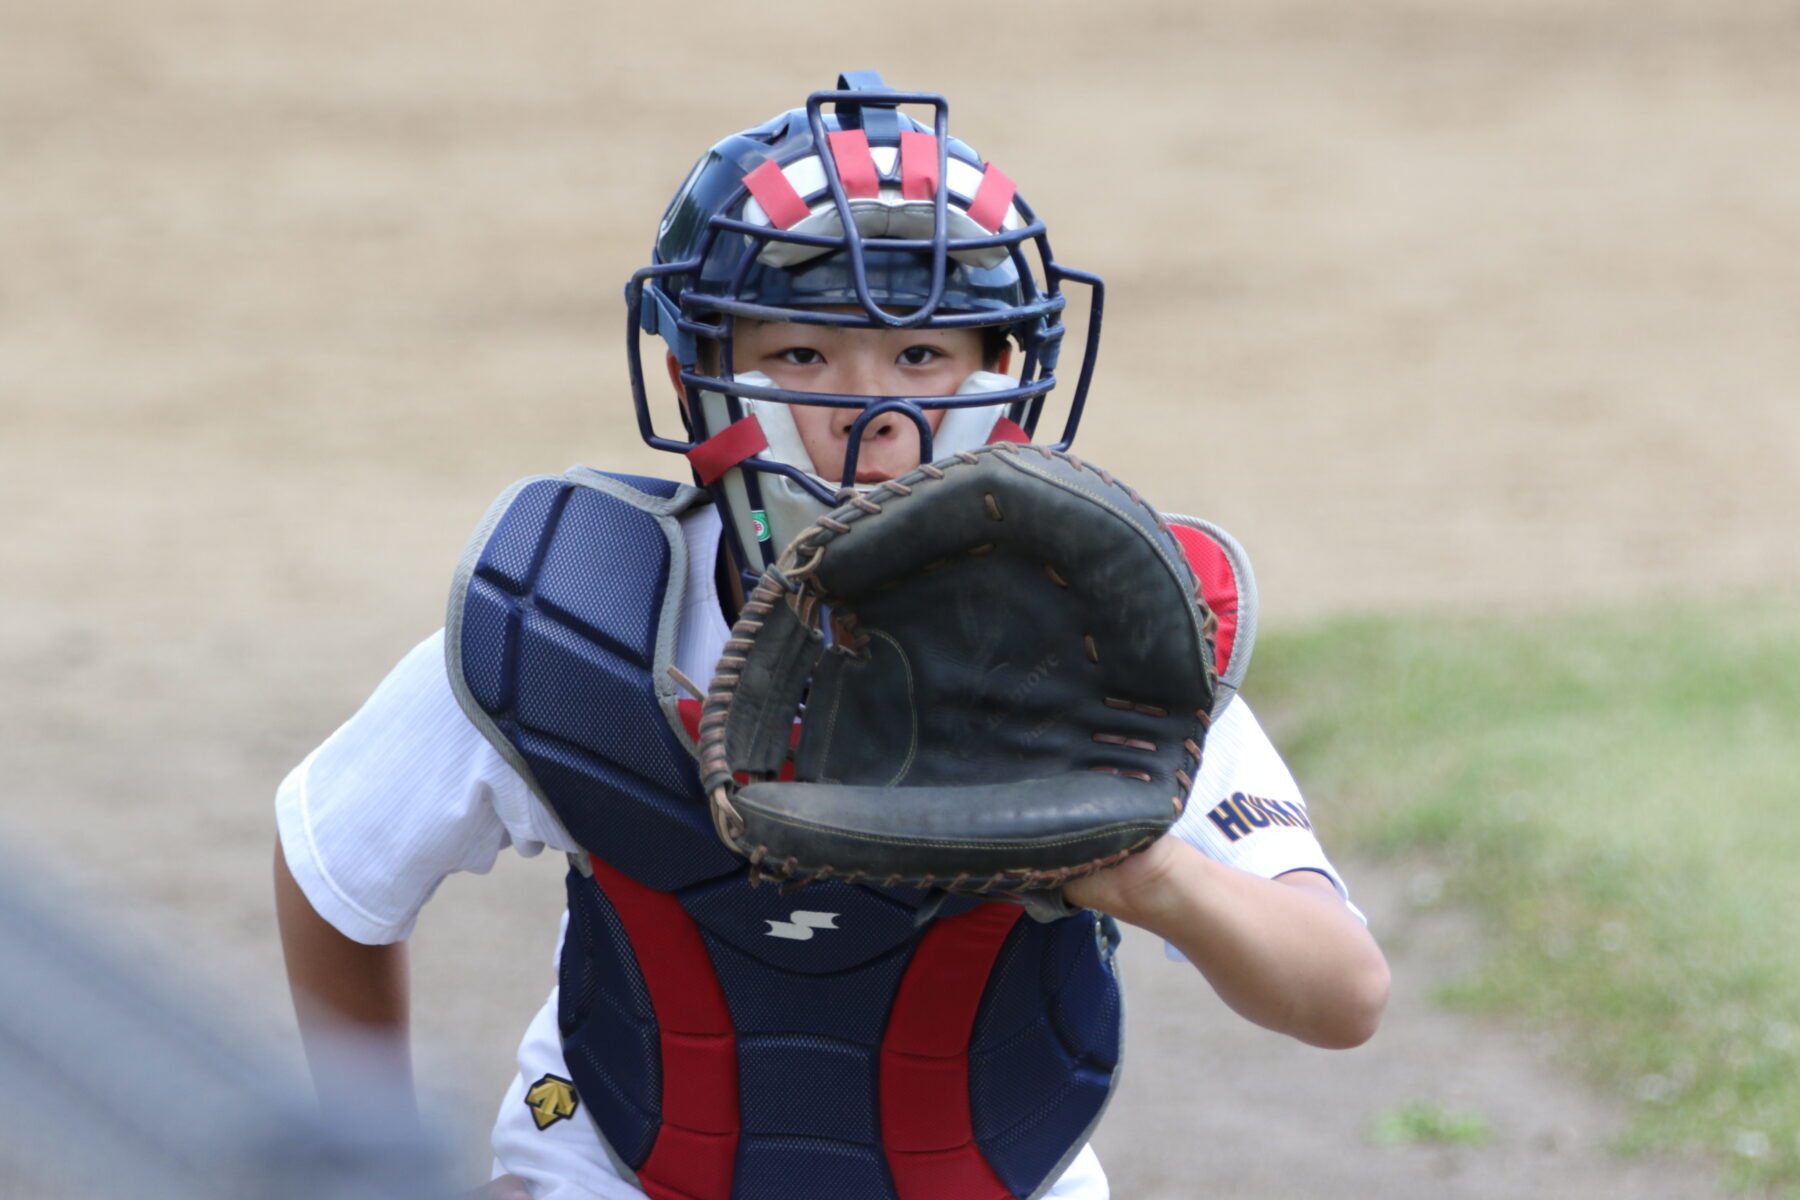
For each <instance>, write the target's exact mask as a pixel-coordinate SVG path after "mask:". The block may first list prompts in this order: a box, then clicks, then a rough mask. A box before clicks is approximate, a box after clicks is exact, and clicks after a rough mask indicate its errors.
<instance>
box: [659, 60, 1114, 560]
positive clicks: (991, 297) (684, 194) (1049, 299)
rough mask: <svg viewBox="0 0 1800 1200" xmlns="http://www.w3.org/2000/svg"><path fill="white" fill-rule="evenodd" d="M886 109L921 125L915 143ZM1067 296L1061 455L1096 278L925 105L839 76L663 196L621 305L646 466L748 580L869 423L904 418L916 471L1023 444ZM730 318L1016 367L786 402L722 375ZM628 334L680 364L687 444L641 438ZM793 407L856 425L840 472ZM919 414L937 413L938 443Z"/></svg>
mask: <svg viewBox="0 0 1800 1200" xmlns="http://www.w3.org/2000/svg"><path fill="white" fill-rule="evenodd" d="M901 105H910V106H915V107H917V108H919V109H926V108H929V110H930V115H931V119H932V125H931V127H929V128H927V127H926V126H925V125H923V124H921V123H920V122H919V121H916V120H914V119H913V118H911V117H910V116H908V115H906V114H905V113H902V112H901V111H900V106H901ZM828 107H829V108H830V109H831V111H829V112H828V111H826V110H827V108H828ZM1033 259H1035V260H1036V261H1035V264H1034V262H1033ZM1069 282H1073V283H1078V284H1084V285H1086V286H1087V287H1088V289H1089V315H1088V322H1087V336H1086V341H1085V345H1084V347H1083V352H1082V358H1081V366H1080V370H1079V373H1078V376H1077V380H1076V383H1075V386H1074V389H1073V392H1072V393H1071V394H1070V395H1069V397H1068V403H1067V406H1066V411H1067V415H1066V417H1065V418H1064V421H1063V426H1062V429H1061V431H1060V433H1059V434H1058V435H1057V437H1056V439H1055V440H1053V441H1052V440H1049V439H1048V438H1045V439H1043V442H1044V444H1046V445H1048V446H1050V447H1052V448H1053V449H1059V450H1060V449H1067V448H1068V446H1069V445H1070V444H1071V443H1072V441H1073V440H1074V437H1075V430H1076V427H1077V426H1078V425H1079V423H1080V420H1081V413H1082V408H1083V405H1084V403H1085V401H1086V396H1087V387H1088V381H1089V378H1090V377H1091V375H1092V372H1093V364H1094V356H1095V351H1096V348H1097V347H1098V344H1099V336H1100V315H1101V306H1102V299H1103V295H1104V292H1103V286H1102V284H1101V281H1100V279H1099V277H1098V276H1096V275H1092V274H1089V273H1087V272H1084V271H1077V270H1074V269H1073V268H1069V267H1064V266H1062V265H1061V264H1059V263H1057V262H1056V260H1055V258H1054V256H1053V255H1052V254H1051V251H1050V242H1049V238H1048V236H1047V234H1046V232H1045V229H1044V224H1043V222H1042V221H1040V220H1038V219H1037V217H1036V215H1035V214H1034V213H1033V212H1032V210H1031V207H1030V206H1029V205H1027V204H1026V203H1025V201H1024V200H1023V199H1022V198H1021V197H1020V196H1019V195H1018V194H1017V192H1016V191H1015V190H1014V188H1013V184H1012V181H1011V180H1010V179H1008V178H1007V177H1006V176H1005V174H1003V173H1002V172H1000V171H999V170H998V169H996V168H994V167H993V166H991V165H988V164H984V163H983V162H982V160H981V158H980V157H979V156H978V155H977V154H976V153H975V152H974V151H973V150H971V149H970V148H969V147H968V146H967V145H965V144H963V143H962V142H960V141H957V140H956V139H954V138H952V137H951V136H950V135H949V105H948V104H947V103H946V102H945V100H944V98H943V97H942V96H939V95H935V94H932V93H929V92H897V91H894V90H893V89H891V88H888V87H886V86H885V85H884V84H883V83H882V82H881V78H880V76H879V75H877V74H876V73H875V72H872V71H858V72H849V73H846V74H845V75H843V76H841V77H840V78H839V80H838V86H837V88H836V89H833V90H829V91H820V92H814V93H813V94H812V95H811V96H809V97H808V98H807V101H806V107H805V108H804V109H795V110H793V111H791V112H787V113H783V114H782V115H780V116H778V117H775V118H774V119H772V120H770V121H768V122H766V123H764V124H762V125H759V126H757V127H756V128H754V129H750V130H746V131H745V132H743V133H740V134H736V135H733V136H732V137H729V138H726V139H725V140H724V141H722V142H720V143H719V144H718V145H716V146H714V147H713V148H712V149H711V150H710V151H708V152H707V154H706V155H705V156H704V157H702V158H701V160H700V161H699V163H697V164H696V165H695V167H694V169H693V171H692V172H690V173H689V175H688V178H687V181H686V182H685V183H683V184H682V185H681V188H680V190H679V191H678V192H676V194H675V198H674V200H673V201H671V203H670V205H669V208H668V211H667V212H666V213H665V214H664V216H663V220H662V227H661V231H660V234H659V236H658V239H657V243H656V249H655V253H654V255H653V261H652V263H651V265H649V266H647V267H644V268H643V269H641V270H639V271H638V272H636V273H635V274H634V275H633V276H632V277H631V282H630V283H629V284H628V285H627V286H626V289H625V301H626V306H627V309H628V310H629V317H628V325H627V330H626V353H627V361H628V363H629V366H630V373H631V388H632V399H633V402H634V403H635V405H636V408H637V416H638V428H639V431H640V432H641V433H642V435H643V437H644V440H645V441H646V442H647V443H649V444H650V445H651V446H653V447H655V448H656V449H659V450H670V451H674V452H676V453H679V454H682V455H685V456H686V457H687V458H688V460H689V462H690V463H691V464H692V466H693V469H694V473H695V475H696V477H697V478H698V479H699V480H700V482H701V483H702V484H703V485H704V486H706V487H707V488H708V489H709V490H710V491H711V492H712V494H713V498H714V501H715V502H716V503H718V504H719V505H720V508H721V511H722V512H723V513H725V514H726V515H727V516H728V517H729V519H728V520H727V521H726V522H725V529H726V542H727V545H728V546H729V547H730V548H731V551H732V553H733V555H734V557H735V558H736V560H737V562H738V565H739V567H740V569H742V570H744V571H745V572H746V573H747V574H749V575H752V576H754V575H756V574H759V573H760V572H761V571H762V569H763V568H764V567H765V566H767V565H768V564H770V563H772V562H774V560H775V558H776V557H777V556H778V555H779V554H780V552H781V550H782V549H783V547H785V546H786V544H787V542H788V541H789V540H790V539H791V538H793V537H794V536H796V535H797V534H799V533H800V532H801V531H802V530H804V529H805V528H806V527H807V526H808V525H809V524H810V523H811V522H812V521H813V520H814V519H815V518H816V517H818V516H819V515H820V514H822V513H824V512H826V511H828V510H829V509H831V508H832V507H834V506H835V505H836V504H837V503H839V502H840V499H841V497H842V496H843V495H844V494H846V488H844V487H840V485H839V484H838V483H837V482H833V480H843V481H851V480H854V479H855V478H856V459H857V455H858V452H859V450H860V448H861V445H862V441H863V434H864V431H865V429H866V428H867V427H868V425H869V423H870V422H871V421H875V420H878V419H880V418H883V417H885V416H887V415H888V414H896V415H898V416H900V417H902V418H903V419H906V420H909V421H911V422H912V423H913V425H914V426H916V427H917V429H918V432H919V456H920V461H923V462H930V461H932V460H933V459H934V458H940V457H942V456H944V455H946V454H952V453H955V452H956V451H959V450H968V449H973V448H975V447H977V446H981V445H985V444H987V443H989V442H992V441H997V440H1016V441H1035V440H1039V439H1038V438H1037V427H1038V422H1039V419H1040V418H1041V417H1042V416H1043V415H1044V401H1045V396H1046V395H1047V394H1048V393H1049V391H1050V390H1051V389H1052V388H1053V387H1055V386H1056V379H1057V377H1056V366H1057V361H1058V358H1059V356H1060V353H1061V349H1062V341H1063V334H1064V326H1063V322H1062V313H1063V309H1064V306H1065V304H1066V303H1067V301H1066V299H1065V297H1064V295H1063V285H1064V284H1065V283H1069ZM737 318H751V319H754V320H757V321H764V322H783V321H787V322H796V323H800V324H810V325H830V326H839V327H848V328H860V329H975V330H978V331H980V332H982V333H983V336H984V337H987V338H991V339H992V340H993V342H994V343H996V344H997V343H999V342H1000V341H1001V340H1003V339H1010V340H1011V341H1012V342H1013V343H1016V345H1017V346H1018V349H1019V352H1020V353H1019V355H1018V364H1017V365H1018V366H1019V370H1018V372H1017V377H1016V378H1015V377H1013V376H1009V375H1001V374H998V373H995V372H992V371H985V370H984V371H978V372H976V373H975V374H974V375H972V376H971V377H970V378H969V379H968V380H967V381H966V382H965V383H964V384H963V385H962V388H961V389H960V390H959V391H958V392H956V393H955V394H953V395H948V396H903V395H901V396H894V395H883V396H872V395H846V394H839V393H825V392H801V391H795V390H792V389H788V388H782V387H777V386H775V385H774V384H773V382H772V381H771V380H770V379H769V378H768V377H767V376H765V375H762V374H760V373H759V372H755V371H742V372H740V371H738V370H737V369H736V364H735V363H734V361H733V337H732V328H733V321H734V320H735V319H737ZM640 330H641V331H642V332H648V333H654V334H659V335H661V337H662V338H663V340H664V341H665V342H667V343H668V347H669V350H670V351H671V353H672V354H673V355H674V357H675V359H676V361H677V363H678V365H679V368H680V370H679V379H680V384H681V388H682V391H683V393H684V395H685V400H686V402H685V404H684V406H683V419H684V423H685V425H686V434H687V436H686V437H685V438H669V437H664V436H662V435H660V434H658V433H657V432H656V429H655V427H654V422H653V419H652V416H651V407H650V402H649V397H648V395H647V394H646V385H645V379H644V368H643V354H642V347H641V344H640ZM990 331H992V332H990ZM703 348H705V353H703ZM794 404H809V405H822V406H827V407H832V408H851V409H858V410H860V411H859V412H858V414H857V416H856V418H855V420H854V422H853V423H852V425H851V427H850V429H849V434H848V443H847V448H846V450H845V457H844V461H843V462H842V463H841V464H829V463H814V462H813V461H812V460H811V457H810V456H809V455H808V454H807V452H806V450H805V448H804V446H803V445H802V444H801V440H800V436H799V433H798V431H797V429H796V427H795V424H794V419H793V416H792V413H791V412H790V410H789V406H790V405H794ZM934 409H936V410H943V417H942V420H941V421H940V422H939V423H938V427H937V428H936V429H935V430H933V428H932V424H931V420H930V418H928V416H927V413H928V412H930V411H931V410H934ZM834 467H835V468H836V469H835V470H833V468H834Z"/></svg>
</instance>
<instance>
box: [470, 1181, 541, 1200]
mask: <svg viewBox="0 0 1800 1200" xmlns="http://www.w3.org/2000/svg"><path fill="white" fill-rule="evenodd" d="M469 1200H531V1192H530V1191H529V1190H527V1189H526V1187H525V1181H524V1180H523V1179H520V1178H519V1177H518V1176H517V1175H502V1176H500V1178H498V1179H490V1180H489V1181H488V1182H487V1184H486V1185H485V1186H483V1187H479V1188H476V1189H475V1190H474V1191H472V1192H470V1193H469Z"/></svg>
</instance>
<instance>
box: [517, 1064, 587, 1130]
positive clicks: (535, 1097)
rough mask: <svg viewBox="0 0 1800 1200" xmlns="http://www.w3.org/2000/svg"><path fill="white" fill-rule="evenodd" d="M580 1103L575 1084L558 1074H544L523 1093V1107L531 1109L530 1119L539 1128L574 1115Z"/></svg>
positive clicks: (547, 1126) (548, 1126)
mask: <svg viewBox="0 0 1800 1200" xmlns="http://www.w3.org/2000/svg"><path fill="white" fill-rule="evenodd" d="M580 1105H581V1099H580V1097H578V1096H576V1094H575V1085H574V1084H573V1083H571V1082H569V1081H568V1080H567V1079H564V1078H563V1077H562V1076H560V1075H545V1076H544V1077H543V1078H542V1079H539V1080H538V1081H537V1082H536V1083H534V1084H532V1085H531V1088H530V1089H529V1090H528V1091H527V1092H526V1093H525V1107H526V1108H529V1109H530V1110H531V1119H532V1120H534V1121H536V1122H537V1127H538V1128H539V1129H548V1128H550V1126H552V1125H554V1124H556V1123H557V1122H558V1121H564V1120H567V1119H568V1118H570V1117H572V1116H574V1115H575V1110H576V1108H578V1107H580Z"/></svg>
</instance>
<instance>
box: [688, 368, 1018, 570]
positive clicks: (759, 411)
mask: <svg viewBox="0 0 1800 1200" xmlns="http://www.w3.org/2000/svg"><path fill="white" fill-rule="evenodd" d="M734 378H735V380H736V382H738V383H743V384H748V385H749V386H751V387H773V386H774V381H773V380H772V379H770V378H769V377H768V376H767V375H765V374H763V373H762V372H761V371H742V372H739V373H738V374H737V375H736V376H735V377H734ZM1018 386H1019V383H1018V380H1016V379H1013V378H1012V377H1010V376H1007V375H1001V374H999V373H998V372H994V371H976V372H975V373H974V374H972V375H970V376H969V377H968V378H967V379H965V380H963V384H962V386H961V387H960V388H958V389H957V390H956V394H957V395H959V396H972V395H977V394H979V393H982V392H1001V391H1010V390H1012V389H1013V388H1016V387H1018ZM739 403H740V404H742V405H743V407H744V412H745V414H746V415H748V416H752V417H755V418H756V423H757V425H759V426H760V427H761V428H762V433H763V438H764V439H765V440H766V441H767V442H768V443H769V445H768V449H766V450H764V451H763V452H762V453H761V454H760V455H759V456H758V457H761V458H767V459H770V460H772V461H774V462H779V463H783V464H785V465H787V466H790V467H798V468H800V469H801V470H802V471H805V472H806V473H807V474H808V475H810V476H812V478H813V479H814V480H816V481H817V482H818V483H819V484H820V485H822V486H823V487H824V488H825V489H826V490H827V491H833V490H836V488H837V486H838V485H837V484H835V483H833V482H832V481H830V480H827V479H825V478H824V477H823V476H822V475H820V474H819V468H818V466H817V464H815V463H814V462H813V461H812V458H811V456H810V455H808V454H807V452H806V446H805V443H803V442H802V441H801V440H800V430H799V427H798V426H796V425H795V424H794V414H793V411H792V406H791V405H788V404H784V403H782V402H781V401H779V400H752V399H750V398H749V397H742V398H740V400H739ZM700 404H701V407H702V409H703V410H704V412H705V413H706V427H707V428H708V429H723V428H725V427H726V426H727V425H729V424H731V420H730V418H729V416H728V415H727V410H726V405H725V397H724V396H722V395H721V394H719V393H718V392H701V393H700ZM1005 415H1006V405H1004V404H994V405H986V406H978V407H972V408H952V409H946V410H944V419H943V420H942V421H941V422H939V423H938V428H937V433H936V434H935V435H934V436H933V437H932V439H931V446H932V449H931V455H932V457H933V458H943V457H945V456H946V455H950V454H955V453H956V452H957V451H959V450H974V449H976V448H977V447H980V446H985V445H987V444H988V442H990V441H992V440H993V434H994V426H995V425H996V424H997V423H998V422H999V420H1000V419H1001V418H1002V417H1004V416H1005ZM719 482H720V484H721V485H722V486H723V487H724V489H725V499H726V503H727V506H728V509H729V511H728V512H727V513H726V514H724V515H725V516H726V517H727V518H728V519H729V520H730V521H731V523H732V526H733V527H734V528H735V529H736V530H737V535H738V541H739V544H740V545H742V546H743V547H744V552H745V554H746V555H750V556H751V561H755V552H754V549H753V548H754V547H755V546H756V545H757V544H758V543H759V542H762V541H768V542H771V543H772V544H773V545H774V547H775V548H776V549H777V550H780V549H784V548H786V546H787V544H788V543H789V542H791V541H793V540H794V539H795V538H797V537H799V536H800V534H802V533H803V532H805V530H806V528H807V526H809V525H811V524H812V523H813V522H814V521H816V520H818V519H819V518H820V517H821V516H823V515H824V514H826V513H828V512H830V511H831V506H830V505H827V504H823V503H821V502H820V501H819V500H818V498H817V497H815V496H814V495H813V494H812V493H811V492H808V491H807V490H806V489H805V488H803V487H801V486H800V484H799V483H797V482H795V481H794V480H792V479H789V478H788V477H787V476H785V475H776V474H774V473H772V472H768V471H759V472H758V473H757V480H756V482H757V486H758V488H759V489H760V491H761V493H762V501H763V503H762V511H761V513H760V516H761V517H762V520H761V521H760V522H759V521H758V519H757V518H758V515H759V514H758V513H757V512H756V511H755V510H754V509H753V508H752V506H751V504H750V494H749V492H748V491H747V490H746V489H745V487H744V468H743V467H741V466H737V467H733V468H731V469H730V470H729V471H727V472H725V474H724V475H722V476H721V477H720V479H719Z"/></svg>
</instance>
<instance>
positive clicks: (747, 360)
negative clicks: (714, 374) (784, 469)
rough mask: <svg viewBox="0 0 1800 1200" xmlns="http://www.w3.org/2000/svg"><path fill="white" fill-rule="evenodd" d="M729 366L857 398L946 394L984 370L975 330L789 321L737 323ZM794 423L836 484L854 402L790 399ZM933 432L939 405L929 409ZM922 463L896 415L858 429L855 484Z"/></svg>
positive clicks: (905, 423) (912, 431) (915, 438)
mask: <svg viewBox="0 0 1800 1200" xmlns="http://www.w3.org/2000/svg"><path fill="white" fill-rule="evenodd" d="M733 342H734V345H733V354H732V357H733V359H734V360H735V361H734V366H735V367H736V369H737V370H738V371H740V372H743V371H761V372H762V373H763V374H765V375H767V376H768V377H769V378H770V379H771V380H773V381H774V382H775V385H776V386H777V387H783V388H788V389H791V390H793V391H797V392H837V393H840V394H845V395H858V396H949V395H953V394H954V393H955V392H956V389H957V388H959V387H961V386H962V384H963V381H964V380H965V379H967V378H968V377H969V376H970V375H972V374H974V373H975V372H976V371H979V370H981V368H982V365H983V364H982V340H981V334H980V333H979V332H977V331H976V330H973V329H843V328H835V327H832V326H826V325H800V324H795V323H791V322H769V323H764V322H760V321H739V322H738V323H737V327H736V328H735V330H734V331H733ZM791 407H792V410H793V414H794V425H795V426H796V427H797V428H798V429H799V431H800V441H801V443H802V444H803V445H805V447H806V452H807V454H808V455H809V456H810V457H811V458H812V461H813V465H814V466H815V467H816V468H817V470H818V473H819V475H820V477H821V478H823V479H826V480H828V481H830V482H832V483H836V482H838V475H839V473H840V471H841V469H842V466H843V462H844V452H845V450H846V449H847V448H848V446H849V440H850V426H851V424H852V423H853V422H854V421H855V420H856V417H857V416H858V410H856V409H854V408H823V407H815V406H812V405H806V404H795V405H792V406H791ZM925 416H926V420H927V422H928V423H929V424H930V425H931V428H932V429H933V430H935V429H936V428H937V427H938V423H939V422H940V421H942V420H943V416H944V412H943V410H942V409H932V410H927V412H926V414H925ZM918 465H919V430H918V427H917V426H916V425H914V424H913V422H912V421H911V420H910V419H908V418H907V417H905V416H903V415H902V414H900V413H884V414H883V415H881V416H879V417H876V418H875V419H874V420H872V421H870V422H869V423H868V424H867V425H865V426H864V427H863V440H862V446H861V448H860V449H859V450H858V452H857V459H856V482H857V483H879V482H881V481H882V480H884V479H892V478H893V477H894V476H896V475H900V474H903V473H904V472H907V471H910V470H912V469H913V468H914V467H916V466H918Z"/></svg>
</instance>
